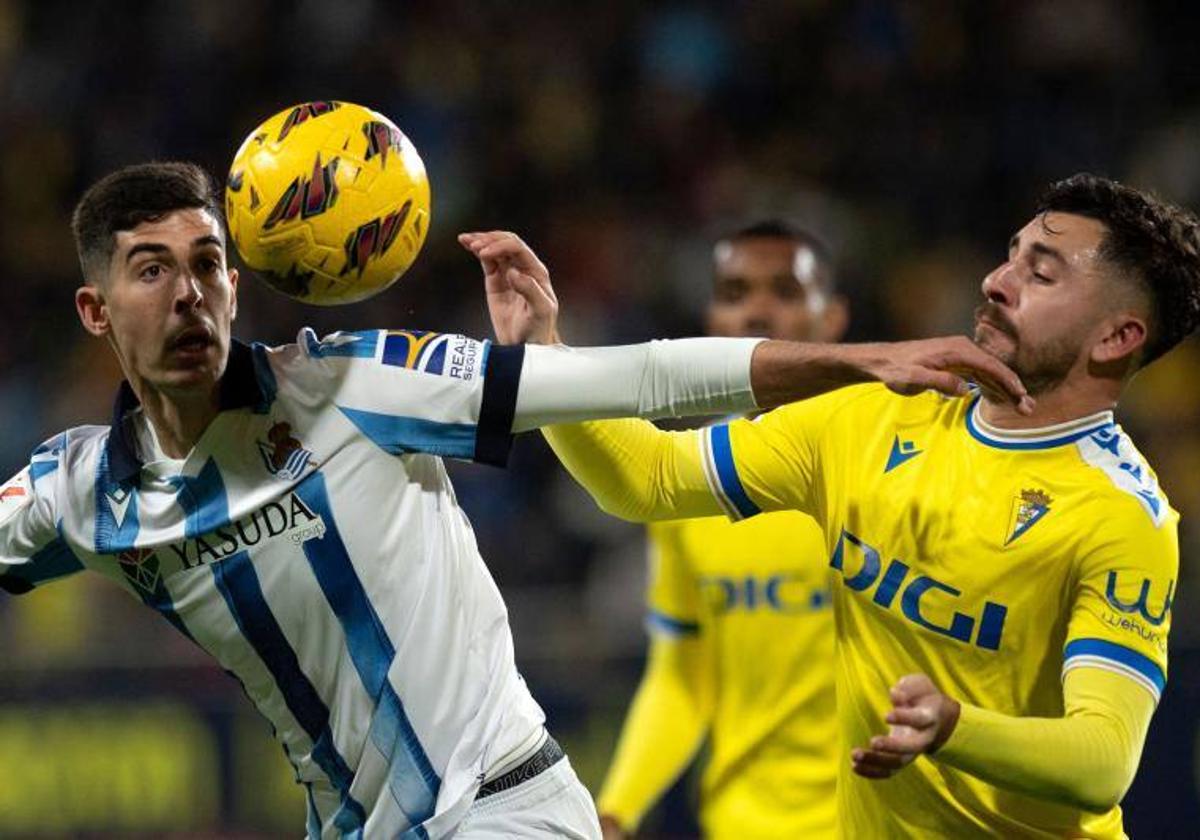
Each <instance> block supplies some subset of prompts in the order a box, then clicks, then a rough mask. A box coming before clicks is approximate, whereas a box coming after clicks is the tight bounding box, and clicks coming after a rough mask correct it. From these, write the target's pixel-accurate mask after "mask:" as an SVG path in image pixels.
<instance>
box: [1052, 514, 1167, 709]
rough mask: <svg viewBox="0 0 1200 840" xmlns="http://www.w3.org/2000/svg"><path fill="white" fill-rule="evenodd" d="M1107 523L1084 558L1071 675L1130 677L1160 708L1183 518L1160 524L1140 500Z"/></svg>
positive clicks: (1067, 658)
mask: <svg viewBox="0 0 1200 840" xmlns="http://www.w3.org/2000/svg"><path fill="white" fill-rule="evenodd" d="M1120 502H1122V503H1123V504H1121V505H1120V508H1121V509H1120V510H1119V511H1118V512H1117V513H1116V514H1115V515H1111V516H1109V517H1107V519H1106V520H1105V522H1104V525H1103V526H1102V527H1101V528H1099V529H1098V530H1097V533H1096V534H1095V535H1093V536H1092V537H1091V538H1090V540H1089V541H1090V543H1091V545H1090V546H1089V547H1088V548H1087V549H1085V551H1084V552H1083V554H1082V557H1081V560H1080V564H1079V569H1078V572H1077V581H1076V585H1075V591H1074V603H1073V605H1072V608H1071V618H1070V624H1069V626H1068V630H1067V642H1066V647H1065V649H1064V652H1063V673H1064V674H1065V673H1066V672H1068V671H1070V670H1072V669H1074V668H1082V667H1090V668H1101V669H1104V670H1107V671H1113V672H1116V673H1119V674H1122V675H1124V676H1126V677H1128V678H1129V679H1131V680H1133V681H1134V682H1136V683H1138V684H1139V685H1141V686H1142V687H1144V688H1145V689H1146V690H1147V691H1149V692H1150V693H1151V694H1152V695H1153V696H1154V699H1155V700H1156V701H1157V700H1158V699H1159V697H1160V696H1161V694H1162V691H1163V688H1164V686H1165V685H1166V680H1167V636H1168V633H1169V632H1170V629H1171V604H1172V602H1173V600H1174V598H1175V586H1176V581H1177V580H1178V577H1179V543H1178V534H1177V529H1176V525H1177V521H1178V516H1177V515H1176V514H1174V512H1173V511H1172V512H1171V514H1170V515H1169V516H1166V517H1164V518H1163V519H1162V521H1161V522H1159V523H1158V524H1156V523H1155V521H1154V520H1153V519H1152V518H1151V517H1149V516H1147V515H1145V513H1144V512H1143V511H1142V510H1141V507H1140V506H1139V505H1138V504H1137V503H1136V502H1134V501H1133V500H1132V499H1130V500H1125V499H1122V500H1120Z"/></svg>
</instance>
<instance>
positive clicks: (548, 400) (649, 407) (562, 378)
mask: <svg viewBox="0 0 1200 840" xmlns="http://www.w3.org/2000/svg"><path fill="white" fill-rule="evenodd" d="M759 343H760V341H759V340H757V339H730V338H688V339H680V340H676V341H651V342H649V343H646V344H635V345H628V346H623V347H584V348H572V347H567V346H564V345H561V344H560V345H552V346H541V345H534V344H530V345H526V348H525V360H524V364H523V366H522V369H521V384H520V390H519V392H518V395H517V404H516V410H515V414H514V417H513V425H512V428H513V431H514V432H522V431H528V430H530V429H536V428H538V427H540V426H545V425H549V424H552V423H571V422H575V421H580V420H598V419H602V418H606V417H645V418H656V417H682V416H686V415H695V414H729V413H744V412H747V411H751V410H753V409H754V408H756V407H757V406H756V404H755V401H754V395H753V393H752V390H751V356H752V355H754V350H755V347H756V345H758V344H759ZM768 367H769V368H771V369H772V370H774V368H775V367H777V365H776V364H769V365H768Z"/></svg>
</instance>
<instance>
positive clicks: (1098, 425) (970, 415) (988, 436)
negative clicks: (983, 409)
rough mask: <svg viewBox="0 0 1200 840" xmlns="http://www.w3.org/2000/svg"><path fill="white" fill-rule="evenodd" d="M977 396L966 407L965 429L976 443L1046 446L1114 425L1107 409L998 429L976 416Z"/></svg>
mask: <svg viewBox="0 0 1200 840" xmlns="http://www.w3.org/2000/svg"><path fill="white" fill-rule="evenodd" d="M979 401H980V397H979V396H976V397H975V399H974V400H973V401H972V402H971V407H970V408H968V409H967V431H969V432H970V433H971V436H972V437H973V438H975V439H976V440H977V441H979V442H980V443H983V444H986V445H988V446H994V447H995V448H997V449H1049V448H1050V447H1052V446H1062V445H1063V444H1065V443H1074V442H1075V441H1077V440H1079V439H1080V438H1082V437H1087V436H1088V435H1090V434H1094V433H1095V432H1098V431H1100V430H1101V429H1110V428H1112V427H1113V426H1114V425H1115V422H1114V420H1113V413H1112V412H1111V411H1098V412H1096V413H1095V414H1089V415H1088V416H1087V417H1079V418H1077V419H1075V420H1068V421H1067V422H1066V423H1057V424H1055V425H1053V426H1042V427H1041V428H1038V429H1000V428H997V427H996V426H992V425H991V424H989V423H988V422H987V421H986V420H984V419H983V418H982V417H980V416H979Z"/></svg>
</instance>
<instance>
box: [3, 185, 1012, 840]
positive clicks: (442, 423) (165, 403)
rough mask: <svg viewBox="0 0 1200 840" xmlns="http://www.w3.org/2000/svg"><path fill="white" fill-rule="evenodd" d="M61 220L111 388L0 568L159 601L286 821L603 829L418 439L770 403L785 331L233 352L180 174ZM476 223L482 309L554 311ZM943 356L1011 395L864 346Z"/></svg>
mask: <svg viewBox="0 0 1200 840" xmlns="http://www.w3.org/2000/svg"><path fill="white" fill-rule="evenodd" d="M73 227H74V232H75V237H76V243H77V245H78V248H79V254H80V260H81V263H82V266H83V272H84V277H85V285H84V286H83V287H81V288H80V289H79V290H78V291H77V292H76V308H77V311H78V314H79V317H80V320H81V321H82V323H83V325H84V327H85V328H86V329H87V330H88V331H89V332H90V333H92V334H93V335H95V336H98V337H102V338H104V339H106V340H107V342H108V344H109V345H110V347H111V348H112V349H113V351H114V352H115V353H116V355H117V357H118V359H119V361H120V363H121V366H122V370H123V372H124V374H125V377H126V381H125V382H124V383H123V384H122V386H121V389H120V392H119V394H118V396H117V400H116V406H115V409H114V414H113V421H112V424H111V426H108V427H97V426H92V427H80V428H75V429H71V430H68V431H66V432H63V433H61V434H59V435H56V436H55V437H52V438H51V439H50V440H48V441H47V442H46V443H45V444H43V445H42V446H40V447H38V448H37V450H35V452H34V453H33V455H32V457H31V459H30V462H29V464H28V466H26V467H25V468H24V469H23V470H21V471H20V472H19V473H18V474H17V475H16V476H14V477H13V478H12V479H10V480H9V481H8V482H7V483H6V484H5V485H4V486H3V487H0V587H3V588H4V589H6V590H8V591H9V592H12V593H21V592H25V591H28V590H30V589H32V588H33V587H35V586H37V585H40V584H42V583H45V582H47V581H50V580H53V579H55V578H59V577H63V576H65V575H69V574H71V573H73V572H76V571H79V570H82V569H85V568H86V569H91V570H93V571H97V572H100V573H101V574H103V575H105V576H106V577H108V578H110V579H111V580H114V581H116V582H117V583H118V584H119V585H121V586H122V587H124V588H125V589H126V590H128V591H129V592H130V593H132V594H133V595H135V596H137V597H139V598H140V599H141V600H142V601H144V602H145V603H146V604H147V605H148V606H150V607H151V608H153V609H155V610H157V611H158V612H159V613H160V614H162V615H163V616H164V617H165V618H166V619H167V620H168V621H169V622H170V623H171V624H172V625H174V627H175V628H176V629H177V630H179V631H180V632H182V633H184V634H186V635H187V636H189V637H190V638H191V639H192V640H193V641H195V642H196V644H198V645H199V646H200V647H201V648H203V649H204V650H205V651H207V652H208V653H209V654H211V655H212V656H213V657H214V658H215V659H216V660H217V661H218V662H220V664H221V665H222V667H224V668H225V669H226V670H227V671H229V672H230V673H231V674H233V675H234V676H235V677H236V678H237V679H239V680H240V681H241V683H242V685H243V686H244V687H245V689H246V692H247V694H248V695H249V697H250V698H251V700H252V701H253V702H254V703H255V705H256V706H257V707H258V709H259V710H260V711H261V712H262V714H263V715H264V716H265V717H266V718H267V719H268V720H269V721H270V723H271V725H272V727H273V729H274V731H275V734H276V737H277V738H278V740H279V741H280V743H281V744H282V746H283V748H284V751H285V752H286V754H287V757H288V759H289V761H290V762H291V763H292V766H293V767H294V769H295V773H296V778H297V780H298V781H299V782H300V783H301V784H303V785H304V786H305V788H306V790H307V794H308V824H307V829H308V835H309V836H310V837H313V838H316V837H323V838H325V837H350V838H358V837H365V838H376V837H389V838H390V837H406V838H408V837H445V836H449V835H451V834H456V836H459V837H464V838H469V837H496V836H523V837H598V836H599V830H598V825H597V821H596V814H595V809H594V806H593V805H592V802H591V799H590V797H589V796H588V795H587V792H586V791H585V790H584V789H583V788H582V786H581V785H580V784H579V782H578V780H577V779H576V778H575V776H574V773H573V772H572V771H571V769H570V765H569V763H568V762H567V761H565V760H563V756H562V751H561V750H560V749H559V748H558V746H557V744H555V743H554V741H553V739H551V738H550V737H549V735H548V734H547V733H546V730H545V728H544V726H543V715H542V712H541V709H540V708H539V707H538V705H537V703H536V702H535V701H534V700H533V698H532V697H531V696H530V694H529V691H528V689H527V688H526V686H525V684H524V682H523V681H522V680H521V678H520V676H519V675H518V673H517V670H516V667H515V665H514V661H513V649H512V638H511V634H510V632H509V629H508V623H507V616H506V612H505V608H504V604H503V602H502V601H501V598H500V595H499V593H498V592H497V590H496V587H495V584H494V583H493V582H492V579H491V577H490V575H489V574H488V572H487V570H486V568H485V567H484V565H483V562H482V560H481V559H480V557H479V553H478V550H477V548H476V546H475V541H474V537H473V535H472V533H471V529H470V526H469V525H468V523H467V521H466V518H465V516H464V515H463V513H462V511H461V510H460V509H459V508H458V506H457V504H456V502H455V498H454V493H453V490H452V488H451V487H450V483H449V481H448V479H447V477H446V473H445V471H444V469H443V466H442V463H441V461H440V457H439V456H452V457H458V458H468V459H474V460H478V461H483V462H489V463H502V462H503V461H504V459H505V455H506V452H507V449H508V445H509V440H510V436H511V433H512V432H514V431H522V430H526V429H531V428H535V427H537V426H539V425H542V424H546V423H551V422H564V421H571V420H578V419H583V418H588V417H603V416H621V415H631V414H637V415H642V416H662V415H666V414H679V413H715V412H717V411H746V410H750V409H753V408H756V407H761V406H766V405H775V404H778V403H780V402H783V401H787V400H790V399H795V398H798V397H801V396H804V395H805V394H806V393H809V392H811V390H812V385H811V384H810V382H809V381H810V380H812V379H814V378H815V377H819V376H820V375H821V373H822V371H821V370H820V369H814V368H813V366H812V364H811V358H810V356H809V355H808V354H806V353H805V351H804V348H803V347H802V346H801V345H789V344H787V343H783V342H768V343H766V344H762V345H758V344H757V343H756V342H755V341H753V340H734V339H726V340H721V339H694V340H690V341H684V342H658V343H654V344H651V345H639V346H635V347H629V348H600V349H596V350H590V351H589V350H568V349H566V348H535V347H530V348H522V347H519V346H518V347H497V346H493V345H491V344H490V343H488V342H477V341H473V340H471V339H468V338H464V337H462V336H449V335H437V334H430V333H419V332H412V331H383V330H373V331H364V332H349V333H335V334H333V335H331V336H328V337H326V338H325V339H324V340H320V339H318V338H317V337H316V336H315V335H314V334H313V333H312V332H311V331H308V330H303V331H301V332H300V335H299V337H298V339H297V342H296V343H295V344H289V345H285V346H282V347H277V348H268V347H265V346H262V345H258V344H256V345H246V344H241V343H239V342H237V341H234V340H233V339H232V338H231V322H232V321H233V318H234V315H235V313H236V291H237V272H236V270H232V269H228V268H227V267H226V262H225V235H224V231H223V228H222V226H221V221H220V210H219V206H218V204H217V201H216V198H215V197H214V195H213V191H212V187H211V184H210V182H209V179H208V177H207V175H205V174H204V172H203V171H202V170H200V169H199V168H197V167H195V166H192V165H190V164H147V165H142V166H136V167H129V168H127V169H124V170H121V171H118V172H116V173H113V174H112V175H110V176H108V177H106V178H104V179H102V180H101V181H99V182H98V183H97V184H96V185H94V186H93V187H92V188H91V189H89V190H88V192H87V193H86V194H85V195H84V197H83V199H82V200H81V201H80V204H79V206H78V207H77V208H76V211H75V216H74V220H73ZM497 242H507V243H509V245H510V246H511V244H512V243H513V242H518V240H515V238H514V237H512V236H511V235H506V234H484V235H477V236H468V237H465V238H464V244H465V245H467V246H468V247H469V248H471V249H472V250H473V251H474V252H475V253H476V254H477V256H480V258H481V261H482V263H483V266H484V271H485V285H486V287H487V291H488V299H489V306H490V308H491V310H492V314H493V317H494V319H499V320H500V321H503V320H504V319H505V317H509V318H515V317H520V315H521V313H522V312H523V311H524V310H525V309H529V308H532V309H534V310H538V309H545V308H546V307H552V306H553V305H554V301H553V293H552V292H551V291H550V290H549V289H550V287H549V278H548V275H545V271H544V266H541V265H540V263H535V264H536V268H537V269H538V270H537V271H534V272H533V273H532V274H531V273H529V272H528V271H527V272H525V273H522V272H521V271H518V270H517V269H516V268H514V267H513V266H512V265H511V264H510V263H509V261H507V260H505V259H497V258H490V257H489V256H488V254H487V253H486V249H487V248H488V247H492V246H494V245H495V244H496V243H497ZM526 264H528V263H526ZM752 357H753V358H752ZM897 360H902V361H903V362H904V364H902V365H899V366H898V364H897ZM947 366H961V367H966V368H969V369H972V370H975V371H976V374H977V375H978V376H980V377H981V378H985V379H987V380H988V381H993V382H996V383H997V387H998V388H1004V389H1006V390H1007V391H1008V392H1009V393H1011V394H1012V396H1013V399H1014V401H1019V400H1020V399H1021V398H1022V397H1023V396H1024V389H1023V386H1021V385H1020V383H1019V381H1018V380H1017V378H1016V376H1015V375H1014V374H1012V372H1011V371H1009V370H1008V369H1007V368H1006V367H1004V366H1003V365H1002V364H1000V363H999V362H997V361H995V360H994V359H993V358H992V357H991V356H988V355H987V354H985V353H982V352H981V351H978V350H977V349H975V348H974V347H972V346H970V345H969V344H966V343H958V342H956V343H953V346H951V347H950V348H949V349H948V350H947V349H946V348H945V347H944V346H943V345H940V344H936V343H935V344H933V345H931V344H928V343H925V344H922V343H918V344H914V345H912V346H911V347H910V348H909V349H908V350H907V351H899V352H897V353H896V354H893V356H892V358H891V359H889V360H888V362H887V367H888V369H889V370H890V371H891V372H892V379H893V381H898V380H896V377H895V373H896V371H897V370H899V369H901V368H902V369H903V372H904V376H903V377H901V378H902V379H903V380H904V383H905V385H904V387H909V386H911V387H913V388H917V389H919V388H922V387H926V386H928V385H930V384H932V383H934V382H936V381H937V379H938V377H939V376H940V375H941V369H944V368H945V367H947ZM751 383H753V393H752V391H751ZM518 386H519V387H518Z"/></svg>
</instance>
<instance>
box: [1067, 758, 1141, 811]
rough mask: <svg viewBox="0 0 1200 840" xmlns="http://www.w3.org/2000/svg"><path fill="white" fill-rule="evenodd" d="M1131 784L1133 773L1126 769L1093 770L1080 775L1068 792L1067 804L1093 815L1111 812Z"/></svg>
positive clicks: (1098, 768) (1097, 768) (1119, 802)
mask: <svg viewBox="0 0 1200 840" xmlns="http://www.w3.org/2000/svg"><path fill="white" fill-rule="evenodd" d="M1132 783H1133V772H1132V770H1130V769H1128V768H1124V767H1121V768H1116V767H1113V768H1100V767H1096V768H1093V772H1091V773H1086V774H1081V776H1080V778H1079V780H1078V782H1077V783H1076V784H1075V785H1073V786H1072V790H1070V791H1069V793H1068V796H1067V797H1066V798H1067V800H1068V801H1067V803H1066V804H1069V805H1073V806H1075V807H1076V808H1081V809H1082V810H1084V811H1088V812H1090V813H1093V814H1103V813H1106V812H1108V811H1111V810H1112V809H1113V808H1115V807H1116V806H1117V805H1119V804H1121V800H1122V799H1124V798H1125V793H1126V792H1127V791H1128V790H1129V786H1130V785H1131V784H1132Z"/></svg>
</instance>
